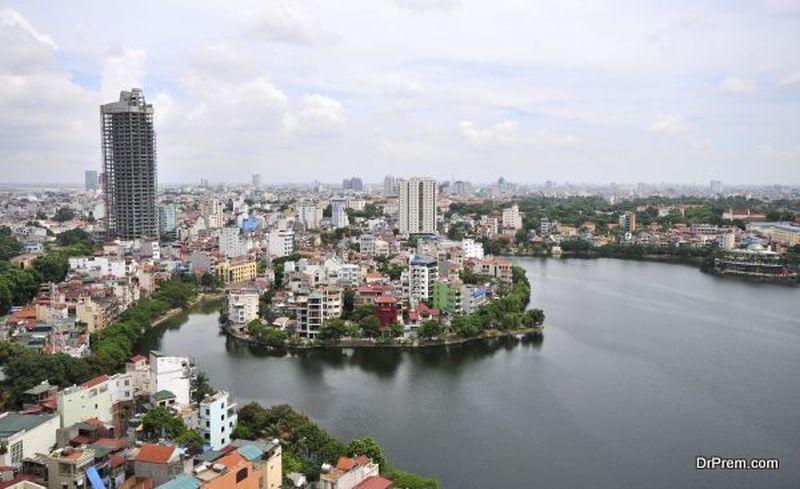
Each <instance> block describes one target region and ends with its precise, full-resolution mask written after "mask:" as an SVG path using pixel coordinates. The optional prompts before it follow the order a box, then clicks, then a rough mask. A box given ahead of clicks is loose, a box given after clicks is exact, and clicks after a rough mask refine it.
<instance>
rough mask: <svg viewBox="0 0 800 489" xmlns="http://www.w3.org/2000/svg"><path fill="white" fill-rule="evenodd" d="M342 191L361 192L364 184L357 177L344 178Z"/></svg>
mask: <svg viewBox="0 0 800 489" xmlns="http://www.w3.org/2000/svg"><path fill="white" fill-rule="evenodd" d="M342 189H343V190H355V191H356V192H361V191H362V190H364V182H362V181H361V179H360V178H358V177H352V178H345V179H343V180H342Z"/></svg>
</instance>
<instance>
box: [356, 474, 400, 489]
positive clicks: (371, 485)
mask: <svg viewBox="0 0 800 489" xmlns="http://www.w3.org/2000/svg"><path fill="white" fill-rule="evenodd" d="M392 484H393V482H392V481H390V480H389V479H384V478H383V477H381V476H379V475H373V476H372V477H367V478H366V479H364V480H363V481H361V482H360V483H359V484H358V485H357V486H355V487H354V488H353V489H389V488H390V487H392Z"/></svg>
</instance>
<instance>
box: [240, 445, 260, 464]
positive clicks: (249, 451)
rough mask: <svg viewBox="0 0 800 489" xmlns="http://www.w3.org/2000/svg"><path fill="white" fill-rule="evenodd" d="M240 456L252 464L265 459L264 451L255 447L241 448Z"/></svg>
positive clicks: (246, 446)
mask: <svg viewBox="0 0 800 489" xmlns="http://www.w3.org/2000/svg"><path fill="white" fill-rule="evenodd" d="M239 454H241V456H242V457H244V458H246V459H247V461H249V462H252V461H253V460H258V459H260V458H261V457H263V456H264V451H263V450H261V449H260V448H258V447H254V446H253V445H245V446H243V447H241V448H239Z"/></svg>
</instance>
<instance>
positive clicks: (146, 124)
mask: <svg viewBox="0 0 800 489" xmlns="http://www.w3.org/2000/svg"><path fill="white" fill-rule="evenodd" d="M100 115H101V123H102V128H101V132H102V149H103V171H104V172H105V180H104V188H103V191H104V193H105V203H106V230H107V233H108V237H109V238H111V239H113V238H120V239H125V240H130V239H136V238H141V237H145V236H157V235H158V212H157V210H156V135H155V130H154V128H153V106H152V105H151V104H148V103H146V102H145V99H144V94H143V93H142V91H141V89H138V88H134V89H132V90H131V91H123V92H121V93H120V95H119V101H118V102H111V103H108V104H105V105H102V106H101V107H100Z"/></svg>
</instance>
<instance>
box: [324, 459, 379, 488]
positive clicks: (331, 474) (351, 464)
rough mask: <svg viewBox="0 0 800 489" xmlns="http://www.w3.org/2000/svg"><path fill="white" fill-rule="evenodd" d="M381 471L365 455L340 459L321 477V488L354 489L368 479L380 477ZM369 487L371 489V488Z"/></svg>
mask: <svg viewBox="0 0 800 489" xmlns="http://www.w3.org/2000/svg"><path fill="white" fill-rule="evenodd" d="M379 470H380V467H378V464H376V463H374V462H373V461H372V460H370V459H369V457H366V456H364V455H360V456H358V457H356V458H349V457H340V458H339V460H338V461H337V462H336V467H334V468H332V469H331V470H329V471H328V472H325V473H323V474H321V475H320V477H319V482H320V484H319V488H320V489H353V488H355V487H357V486H358V485H359V484H361V483H363V482H364V481H366V480H368V479H371V478H375V477H378V472H379ZM367 487H368V488H370V486H367ZM376 487H379V488H380V487H384V486H376ZM388 487H391V486H388ZM370 489H371V488H370Z"/></svg>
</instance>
